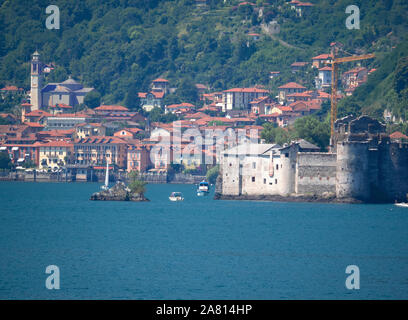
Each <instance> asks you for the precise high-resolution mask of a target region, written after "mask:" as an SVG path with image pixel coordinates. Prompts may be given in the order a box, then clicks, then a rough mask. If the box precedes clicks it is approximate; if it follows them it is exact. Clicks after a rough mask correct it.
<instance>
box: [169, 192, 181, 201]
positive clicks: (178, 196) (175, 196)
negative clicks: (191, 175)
mask: <svg viewBox="0 0 408 320" xmlns="http://www.w3.org/2000/svg"><path fill="white" fill-rule="evenodd" d="M169 200H170V201H183V200H184V198H183V194H182V193H181V192H172V193H171V194H170V197H169Z"/></svg>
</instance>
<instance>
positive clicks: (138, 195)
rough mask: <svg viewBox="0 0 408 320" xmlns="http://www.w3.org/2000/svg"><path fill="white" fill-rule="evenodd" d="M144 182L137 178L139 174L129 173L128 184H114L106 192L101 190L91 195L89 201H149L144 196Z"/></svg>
mask: <svg viewBox="0 0 408 320" xmlns="http://www.w3.org/2000/svg"><path fill="white" fill-rule="evenodd" d="M146 184H147V183H146V182H144V181H142V180H141V179H140V178H139V174H138V172H136V171H132V172H130V173H129V184H128V185H127V186H126V184H125V183H124V182H122V181H118V182H116V184H115V185H114V186H113V187H112V188H109V189H108V190H101V191H99V192H95V193H94V194H92V196H91V198H90V200H99V201H137V202H139V201H150V200H149V199H147V198H146V197H145V196H144V193H145V192H146Z"/></svg>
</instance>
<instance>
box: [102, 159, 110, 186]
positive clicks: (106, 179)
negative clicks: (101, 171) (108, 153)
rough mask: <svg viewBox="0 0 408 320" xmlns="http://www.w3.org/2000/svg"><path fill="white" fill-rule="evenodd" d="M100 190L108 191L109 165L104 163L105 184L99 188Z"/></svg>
mask: <svg viewBox="0 0 408 320" xmlns="http://www.w3.org/2000/svg"><path fill="white" fill-rule="evenodd" d="M101 189H102V190H108V189H109V164H108V162H106V173H105V184H104V185H102V187H101Z"/></svg>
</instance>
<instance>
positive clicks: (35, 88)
mask: <svg viewBox="0 0 408 320" xmlns="http://www.w3.org/2000/svg"><path fill="white" fill-rule="evenodd" d="M41 88H42V64H41V61H40V54H39V53H38V51H35V52H34V53H33V57H32V59H31V91H30V95H31V99H30V100H31V101H30V102H31V111H33V110H38V109H41V106H42V96H41Z"/></svg>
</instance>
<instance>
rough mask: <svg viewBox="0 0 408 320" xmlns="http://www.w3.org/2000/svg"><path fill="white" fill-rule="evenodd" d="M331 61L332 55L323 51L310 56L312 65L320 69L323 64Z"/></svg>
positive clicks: (325, 64) (328, 63)
mask: <svg viewBox="0 0 408 320" xmlns="http://www.w3.org/2000/svg"><path fill="white" fill-rule="evenodd" d="M332 61H333V55H332V54H328V53H324V54H320V55H318V56H315V57H313V58H312V66H313V67H314V68H317V69H320V68H322V67H324V66H327V65H330V64H331V63H332Z"/></svg>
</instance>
